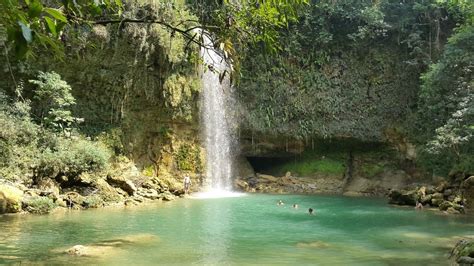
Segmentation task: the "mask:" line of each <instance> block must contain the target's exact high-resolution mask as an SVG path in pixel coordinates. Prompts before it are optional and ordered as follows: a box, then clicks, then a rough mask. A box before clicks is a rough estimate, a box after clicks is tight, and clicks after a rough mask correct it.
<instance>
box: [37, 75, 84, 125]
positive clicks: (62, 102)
mask: <svg viewBox="0 0 474 266" xmlns="http://www.w3.org/2000/svg"><path fill="white" fill-rule="evenodd" d="M30 83H32V84H35V85H36V89H35V91H34V93H35V96H34V97H33V98H34V99H35V100H36V102H35V103H36V104H37V109H38V112H39V118H40V120H42V121H44V123H45V125H46V127H50V128H52V129H54V130H57V131H63V132H70V131H71V129H72V126H73V124H74V123H77V122H80V121H82V120H81V119H79V118H75V117H73V116H72V113H71V111H70V110H68V109H69V108H70V107H71V106H72V105H74V104H75V103H76V102H75V99H74V97H73V96H72V94H71V86H69V85H68V84H67V83H66V82H65V81H64V80H62V79H61V76H60V75H59V74H57V73H55V72H47V73H43V72H39V74H38V79H37V80H30Z"/></svg>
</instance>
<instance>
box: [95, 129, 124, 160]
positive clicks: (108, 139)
mask: <svg viewBox="0 0 474 266" xmlns="http://www.w3.org/2000/svg"><path fill="white" fill-rule="evenodd" d="M122 134H123V133H122V130H121V129H120V128H112V129H110V130H108V131H103V132H101V133H100V134H99V135H98V136H97V141H98V142H100V143H103V144H104V145H105V146H106V147H107V148H108V149H109V150H111V151H113V152H114V154H115V155H120V154H123V152H124V147H123V143H122Z"/></svg>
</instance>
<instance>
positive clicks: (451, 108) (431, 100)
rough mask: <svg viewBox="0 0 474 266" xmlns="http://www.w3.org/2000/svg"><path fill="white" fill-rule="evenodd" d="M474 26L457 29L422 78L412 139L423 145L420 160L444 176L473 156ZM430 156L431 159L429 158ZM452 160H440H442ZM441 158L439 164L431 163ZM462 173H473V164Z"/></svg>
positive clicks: (463, 168)
mask: <svg viewBox="0 0 474 266" xmlns="http://www.w3.org/2000/svg"><path fill="white" fill-rule="evenodd" d="M472 43H474V26H471V25H465V26H463V27H461V28H459V29H458V30H457V31H456V33H455V34H454V35H453V36H452V37H451V38H450V39H449V42H448V44H447V45H446V47H445V50H444V53H443V56H442V57H441V59H440V61H439V62H438V63H436V64H433V65H432V66H431V68H430V70H429V71H428V72H427V73H426V74H424V75H423V77H422V80H423V84H422V90H421V93H420V103H419V111H418V113H417V116H416V119H415V123H414V126H415V127H414V128H413V133H412V134H413V138H414V139H415V140H416V141H418V142H419V143H421V144H424V145H425V146H424V147H423V148H422V149H424V153H425V154H426V155H427V156H425V157H423V158H424V160H422V162H424V163H425V165H426V166H427V167H429V168H430V169H432V170H434V171H436V172H440V173H439V174H445V173H447V171H449V170H450V169H451V168H459V167H460V166H461V165H465V166H467V165H468V164H467V163H466V162H465V160H466V159H468V158H469V157H472V154H473V152H474V150H473V139H472V136H473V133H474V128H473V125H474V75H473V71H474V64H473V62H474V49H473V46H472ZM429 155H431V156H432V157H433V158H429V157H430V156H429ZM443 157H444V158H453V160H444V161H443V160H442V159H441V158H443ZM436 158H440V160H439V163H440V164H438V165H433V164H432V163H430V161H431V160H436ZM461 168H462V170H463V171H468V172H469V171H473V170H474V169H473V168H472V165H471V166H469V167H467V168H465V167H461Z"/></svg>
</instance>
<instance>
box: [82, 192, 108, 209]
mask: <svg viewBox="0 0 474 266" xmlns="http://www.w3.org/2000/svg"><path fill="white" fill-rule="evenodd" d="M83 205H84V207H85V208H99V207H102V206H104V201H103V200H102V198H101V197H100V196H98V195H90V196H87V197H85V199H84V203H83Z"/></svg>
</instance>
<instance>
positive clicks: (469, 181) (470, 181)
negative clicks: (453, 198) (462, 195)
mask: <svg viewBox="0 0 474 266" xmlns="http://www.w3.org/2000/svg"><path fill="white" fill-rule="evenodd" d="M472 187H474V176H470V177H468V178H466V179H465V180H464V181H463V182H462V183H461V188H472Z"/></svg>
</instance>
